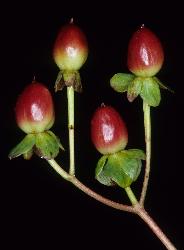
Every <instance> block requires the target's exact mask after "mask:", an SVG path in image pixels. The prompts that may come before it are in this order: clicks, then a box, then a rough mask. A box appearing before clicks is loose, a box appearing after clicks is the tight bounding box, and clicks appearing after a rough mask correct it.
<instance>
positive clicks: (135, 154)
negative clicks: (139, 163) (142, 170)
mask: <svg viewBox="0 0 184 250" xmlns="http://www.w3.org/2000/svg"><path fill="white" fill-rule="evenodd" d="M121 153H123V154H126V155H127V156H128V157H130V158H134V159H140V160H145V159H146V155H145V153H144V151H143V150H141V149H128V150H122V151H121Z"/></svg>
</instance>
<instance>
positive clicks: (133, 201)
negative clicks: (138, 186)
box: [125, 187, 138, 206]
mask: <svg viewBox="0 0 184 250" xmlns="http://www.w3.org/2000/svg"><path fill="white" fill-rule="evenodd" d="M125 191H126V193H127V195H128V198H129V199H130V201H131V203H132V205H133V206H135V205H136V204H137V203H138V200H137V199H136V197H135V195H134V193H133V192H132V189H131V187H126V188H125Z"/></svg>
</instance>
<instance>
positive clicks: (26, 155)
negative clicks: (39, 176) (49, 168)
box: [23, 149, 33, 160]
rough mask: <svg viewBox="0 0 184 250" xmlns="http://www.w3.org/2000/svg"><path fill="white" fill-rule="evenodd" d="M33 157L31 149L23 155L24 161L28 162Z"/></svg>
mask: <svg viewBox="0 0 184 250" xmlns="http://www.w3.org/2000/svg"><path fill="white" fill-rule="evenodd" d="M32 155H33V149H31V150H29V151H28V152H26V153H24V154H23V157H24V160H30V159H31V157H32Z"/></svg>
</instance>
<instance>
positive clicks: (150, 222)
mask: <svg viewBox="0 0 184 250" xmlns="http://www.w3.org/2000/svg"><path fill="white" fill-rule="evenodd" d="M135 210H136V213H137V215H139V217H140V218H141V219H142V220H143V221H144V222H145V223H146V224H147V225H148V226H149V227H150V228H151V230H152V231H153V233H154V234H155V235H156V236H157V237H158V238H159V240H160V241H161V242H162V243H163V244H164V246H165V247H166V249H168V250H177V249H176V247H175V246H174V245H173V244H172V242H171V241H170V240H169V238H168V237H167V236H166V235H165V234H164V233H163V231H162V230H161V229H160V227H159V226H158V225H157V224H156V222H155V221H154V220H153V219H152V218H151V217H150V215H149V214H148V213H147V212H146V210H145V209H144V208H143V207H141V206H140V205H139V204H138V206H136V207H135Z"/></svg>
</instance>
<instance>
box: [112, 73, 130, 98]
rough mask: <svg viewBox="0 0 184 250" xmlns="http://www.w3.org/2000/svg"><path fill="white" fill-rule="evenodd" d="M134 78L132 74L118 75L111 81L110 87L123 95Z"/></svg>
mask: <svg viewBox="0 0 184 250" xmlns="http://www.w3.org/2000/svg"><path fill="white" fill-rule="evenodd" d="M134 77H135V76H134V75H132V74H125V73H117V74H115V75H114V76H113V77H112V78H111V79H110V85H111V87H112V88H113V89H114V90H115V91H117V92H120V93H123V92H125V91H127V90H128V85H129V84H130V83H131V82H132V80H133V79H134Z"/></svg>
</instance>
